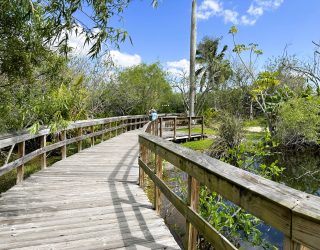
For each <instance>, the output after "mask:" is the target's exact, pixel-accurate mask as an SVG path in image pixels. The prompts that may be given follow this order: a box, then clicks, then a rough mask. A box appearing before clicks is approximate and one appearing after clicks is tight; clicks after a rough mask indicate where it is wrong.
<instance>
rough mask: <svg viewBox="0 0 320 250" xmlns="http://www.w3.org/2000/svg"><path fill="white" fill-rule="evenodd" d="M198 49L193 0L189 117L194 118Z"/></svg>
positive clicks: (195, 3) (193, 0)
mask: <svg viewBox="0 0 320 250" xmlns="http://www.w3.org/2000/svg"><path fill="white" fill-rule="evenodd" d="M196 47H197V0H192V12H191V35H190V89H189V116H194V103H195V99H196V73H195V66H196Z"/></svg>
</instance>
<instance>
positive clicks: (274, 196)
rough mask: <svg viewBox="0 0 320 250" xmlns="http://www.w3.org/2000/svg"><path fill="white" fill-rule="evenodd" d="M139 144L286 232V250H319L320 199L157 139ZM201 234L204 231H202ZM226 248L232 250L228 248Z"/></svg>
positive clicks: (154, 176) (151, 137)
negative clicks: (309, 249) (307, 249)
mask: <svg viewBox="0 0 320 250" xmlns="http://www.w3.org/2000/svg"><path fill="white" fill-rule="evenodd" d="M139 143H140V145H141V146H142V148H144V147H145V149H148V150H151V152H153V153H155V154H156V157H160V158H161V159H163V160H166V161H168V162H170V163H172V164H173V165H174V166H175V167H178V168H180V169H181V170H182V171H184V172H186V173H187V174H188V175H189V177H192V178H194V179H196V180H198V181H199V182H200V183H202V184H204V185H205V186H207V187H208V188H209V189H210V190H211V191H214V192H217V193H218V194H220V195H222V196H223V197H224V198H226V199H228V200H230V201H231V202H233V203H234V204H237V205H238V206H240V207H242V208H244V209H246V210H247V211H249V212H250V213H252V214H253V215H255V216H257V217H258V218H260V219H262V220H263V221H265V222H266V223H267V224H269V225H271V226H273V227H275V228H277V229H278V230H280V231H281V232H283V233H284V235H285V249H293V248H292V247H293V246H295V247H296V248H295V249H302V246H301V245H303V246H306V247H309V248H311V249H320V197H317V196H314V195H311V194H307V193H304V192H302V191H298V190H295V189H293V188H290V187H288V186H285V185H283V184H280V183H277V182H273V181H271V180H268V179H265V178H263V177H261V176H259V175H256V174H253V173H250V172H247V171H245V170H242V169H240V168H237V167H234V166H232V165H230V164H227V163H224V162H222V161H219V160H217V159H214V158H211V157H209V156H208V155H205V154H201V153H199V152H195V151H193V150H191V149H188V148H185V147H181V146H179V145H177V144H174V143H172V142H168V141H166V140H164V139H162V138H160V137H157V136H154V135H150V134H147V133H143V134H141V135H139ZM139 163H140V167H142V169H145V170H146V171H149V170H150V169H148V168H147V164H146V162H144V161H143V160H140V161H139ZM149 174H151V175H152V176H151V177H152V180H154V181H156V182H157V183H158V184H159V185H160V188H164V189H165V187H163V184H161V183H160V179H159V178H157V174H152V173H150V171H149V173H148V175H149ZM165 190H166V189H165ZM164 195H166V194H164ZM170 195H171V196H172V194H170ZM167 198H168V197H167ZM175 199H176V198H173V203H174V202H176V204H178V205H179V202H178V201H177V200H175ZM169 200H170V199H169ZM170 201H171V200H170ZM174 205H175V204H174ZM186 206H187V205H186ZM180 209H181V208H180ZM185 209H190V207H188V208H185ZM180 212H181V211H180ZM182 212H183V211H182ZM198 230H199V231H201V229H199V228H198ZM300 244H301V245H300ZM219 246H220V248H221V245H219ZM297 246H299V247H300V248H297ZM220 248H219V247H218V249H220ZM226 248H228V249H229V246H227V247H226ZM304 249H306V248H304Z"/></svg>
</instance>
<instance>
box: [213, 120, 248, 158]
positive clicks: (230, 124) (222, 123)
mask: <svg viewBox="0 0 320 250" xmlns="http://www.w3.org/2000/svg"><path fill="white" fill-rule="evenodd" d="M242 139H243V129H242V121H241V120H240V119H239V118H237V117H235V116H233V115H230V114H220V115H219V127H218V131H217V138H216V139H215V140H214V143H213V144H212V145H211V147H210V149H209V155H210V156H211V157H214V158H218V159H224V158H228V157H229V149H230V148H231V149H232V148H234V147H237V146H238V145H239V144H240V143H241V140H242Z"/></svg>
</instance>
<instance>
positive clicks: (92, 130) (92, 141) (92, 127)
mask: <svg viewBox="0 0 320 250" xmlns="http://www.w3.org/2000/svg"><path fill="white" fill-rule="evenodd" d="M93 132H94V126H91V131H90V133H93ZM93 146H94V136H92V137H91V147H93Z"/></svg>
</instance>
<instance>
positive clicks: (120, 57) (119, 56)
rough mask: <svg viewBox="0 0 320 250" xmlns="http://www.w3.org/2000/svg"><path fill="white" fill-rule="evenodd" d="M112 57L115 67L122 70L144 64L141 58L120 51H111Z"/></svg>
mask: <svg viewBox="0 0 320 250" xmlns="http://www.w3.org/2000/svg"><path fill="white" fill-rule="evenodd" d="M110 57H111V59H112V62H113V63H114V65H115V66H117V67H120V68H128V67H132V66H135V65H138V64H140V63H141V62H142V59H141V56H139V55H137V54H134V55H130V54H127V53H122V52H120V51H118V50H111V51H110Z"/></svg>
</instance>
